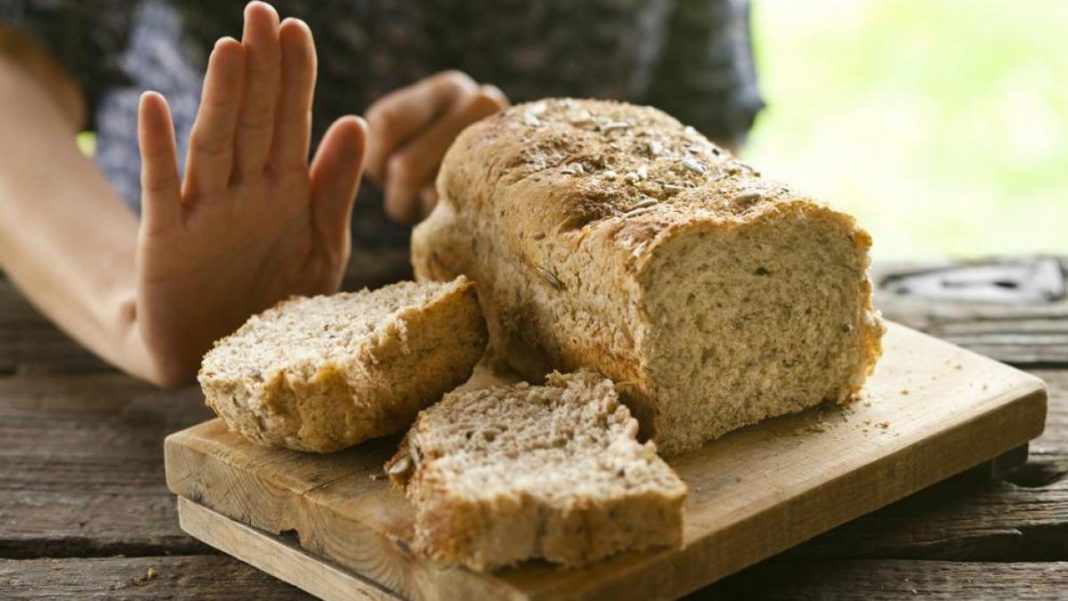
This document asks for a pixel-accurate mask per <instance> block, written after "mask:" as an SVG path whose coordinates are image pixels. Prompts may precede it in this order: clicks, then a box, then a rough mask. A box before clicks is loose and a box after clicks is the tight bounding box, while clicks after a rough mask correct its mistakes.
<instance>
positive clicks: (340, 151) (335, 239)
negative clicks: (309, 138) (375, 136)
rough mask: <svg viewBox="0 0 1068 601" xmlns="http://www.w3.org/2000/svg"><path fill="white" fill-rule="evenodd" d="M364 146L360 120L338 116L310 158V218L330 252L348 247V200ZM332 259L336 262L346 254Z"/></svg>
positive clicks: (355, 183) (356, 180) (364, 129)
mask: <svg viewBox="0 0 1068 601" xmlns="http://www.w3.org/2000/svg"><path fill="white" fill-rule="evenodd" d="M366 145H367V124H366V123H365V122H364V121H363V119H360V118H359V117H353V116H348V117H342V118H340V119H338V120H337V121H335V122H334V124H333V125H331V126H330V129H328V130H327V132H326V134H325V135H324V136H323V141H322V143H320V144H319V149H318V151H317V152H316V155H315V160H314V161H312V165H311V172H310V177H311V185H312V221H313V223H314V226H315V229H316V231H317V232H319V234H320V235H321V237H322V242H323V243H324V248H325V249H326V250H327V251H328V252H330V253H332V254H339V253H341V254H343V253H345V252H347V250H348V245H347V244H346V241H347V240H348V235H349V221H350V217H351V214H352V203H353V200H354V199H355V197H356V188H357V187H358V186H359V184H360V177H361V175H363V166H364V157H365V156H366V153H365V149H366ZM335 258H337V259H338V264H340V263H341V262H343V260H344V259H345V258H347V257H340V258H338V257H335Z"/></svg>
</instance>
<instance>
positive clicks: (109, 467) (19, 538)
mask: <svg viewBox="0 0 1068 601" xmlns="http://www.w3.org/2000/svg"><path fill="white" fill-rule="evenodd" d="M1034 263H1035V262H1033V261H1032V262H1031V263H1025V264H1023V265H1033V264H1034ZM1053 264H1054V265H1056V264H1057V263H1056V262H1054V263H1053ZM938 265H939V264H935V263H929V264H908V265H905V264H900V265H883V266H880V267H879V269H878V270H877V271H876V276H877V278H876V279H877V281H878V283H879V284H880V292H879V299H878V301H877V304H878V305H879V306H880V307H881V308H882V309H883V311H884V313H886V314H887V315H888V316H889V317H891V318H893V319H895V320H897V321H901V322H903V323H906V324H909V325H911V326H913V327H918V328H920V329H923V330H925V331H928V332H931V333H933V334H936V335H939V336H942V337H945V338H947V339H949V340H951V341H954V342H957V343H959V344H962V345H963V346H968V347H970V348H973V349H975V350H977V351H979V352H982V353H985V354H988V355H991V356H994V357H995V358H998V359H1000V360H1002V361H1006V362H1009V363H1013V364H1016V365H1017V366H1020V367H1022V368H1024V369H1026V370H1027V371H1030V372H1032V373H1034V374H1036V375H1038V376H1039V377H1041V378H1043V379H1045V380H1046V382H1047V383H1048V384H1049V387H1050V399H1049V418H1048V421H1047V427H1046V432H1045V434H1044V435H1043V436H1042V437H1041V438H1039V439H1038V440H1036V441H1035V442H1034V443H1032V445H1031V449H1030V450H1031V455H1030V460H1029V461H1028V463H1027V464H1026V465H1023V466H1022V467H1019V468H1016V469H1014V470H1012V471H1010V472H1008V473H1006V474H1003V475H1001V476H999V477H996V478H990V477H989V474H984V473H980V472H977V471H973V472H971V473H969V474H964V475H962V476H958V477H955V478H952V479H950V480H948V481H945V482H943V483H941V484H938V485H936V486H934V487H932V488H929V489H927V490H924V491H922V492H920V493H918V494H916V495H913V496H911V497H909V498H907V499H905V500H903V501H901V502H898V503H896V504H894V505H892V506H890V507H887V508H885V509H883V510H880V511H877V512H875V513H873V514H870V515H868V516H866V517H864V518H861V519H859V520H856V521H854V522H851V523H848V524H846V525H844V526H842V527H840V528H837V529H835V530H833V531H831V532H829V533H827V534H825V535H823V536H820V537H818V538H816V539H813V540H811V541H809V542H808V543H805V544H803V545H801V546H799V547H795V548H794V549H792V550H790V551H787V552H785V553H783V554H781V555H779V556H777V557H775V558H773V559H771V560H768V561H765V562H763V563H761V564H758V565H756V566H754V567H752V568H749V569H747V570H745V571H743V572H740V573H739V574H736V575H734V576H732V577H730V578H728V579H726V580H723V581H721V582H719V583H717V584H715V585H713V586H712V587H709V588H708V589H705V590H703V591H701V592H700V593H698V594H696V595H694V598H705V597H710V596H715V597H716V598H723V599H744V598H769V599H797V598H820V599H822V598H858V599H912V598H915V597H917V596H935V597H937V596H943V597H978V598H1016V599H1056V598H1064V597H1065V594H1066V591H1068V300H1065V299H1063V298H1060V299H1059V300H1057V299H1055V298H1054V299H1053V300H1050V298H1051V297H1055V296H1056V294H1053V295H1048V296H1046V297H1043V296H1042V295H1041V294H1038V296H1037V297H1035V298H1031V297H1034V296H1035V295H1034V294H1031V297H1029V296H1028V294H1030V293H1032V292H1034V290H1033V288H1034V286H1031V285H1030V284H1029V283H1028V282H1023V283H1021V282H1014V281H1011V280H1012V278H1013V277H1017V275H1019V274H1016V275H1014V274H1013V273H1011V272H1010V273H1009V275H1008V276H1005V277H1003V278H1001V279H998V278H997V277H995V278H994V279H993V280H991V282H992V283H990V286H991V289H992V290H1002V291H1005V290H1008V291H1010V292H1012V291H1018V292H1019V293H1020V294H1019V296H1020V297H1021V298H1025V297H1026V298H1030V300H1027V302H1019V303H1017V302H998V303H989V302H974V301H965V302H952V301H949V300H945V299H943V298H941V297H942V296H943V295H942V294H941V293H939V292H938V291H937V290H936V291H934V292H932V291H931V290H930V289H929V285H930V281H929V280H930V278H931V274H929V273H926V270H928V269H929V268H931V267H933V266H938ZM1060 265H1062V266H1068V261H1066V260H1064V259H1061V260H1060ZM1047 268H1048V266H1047V267H1042V266H1039V267H1038V268H1035V269H1032V270H1031V271H1030V272H1027V271H1026V270H1024V271H1025V272H1026V273H1023V272H1021V273H1023V275H1022V276H1020V277H1031V276H1032V275H1033V276H1034V277H1037V278H1039V280H1041V281H1039V282H1038V284H1037V286H1038V288H1040V290H1039V292H1040V293H1041V292H1042V291H1043V290H1045V289H1046V288H1048V287H1049V286H1047V284H1048V282H1046V281H1045V280H1042V278H1044V277H1047V276H1048V274H1047V275H1045V276H1043V275H1042V274H1041V272H1042V270H1043V269H1047ZM1031 272H1034V273H1031ZM947 273H948V274H949V275H947V278H946V279H947V281H949V280H953V279H954V278H955V277H956V276H957V275H959V273H963V274H964V275H963V280H964V281H966V282H965V284H961V283H960V282H951V283H950V285H949V286H948V288H951V289H955V290H958V291H960V289H962V288H963V289H967V290H965V292H967V291H968V290H971V289H973V288H975V287H976V286H979V287H981V286H982V282H980V283H979V284H976V283H975V282H974V281H970V280H969V278H972V276H976V277H978V278H980V279H982V278H983V277H986V275H984V274H983V273H978V274H975V273H973V274H969V273H968V272H967V271H965V272H947ZM902 274H906V275H909V277H906V278H903V277H901V276H902ZM1028 274H1030V275H1028ZM1036 274H1037V275H1036ZM935 275H937V274H935ZM376 277H381V275H380V274H377V275H376ZM910 278H911V279H910ZM1005 278H1008V280H1009V281H1007V280H1006V279H1005ZM973 279H974V278H973ZM969 281H970V282H971V283H968V282H969ZM1053 290H1054V292H1056V290H1055V286H1053ZM950 292H952V290H950ZM980 292H981V290H980ZM1010 296H1011V295H1010ZM1011 300H1012V299H1011V298H1008V299H1007V301H1011ZM208 417H210V413H209V412H208V410H207V409H205V408H204V407H203V405H202V404H201V402H200V398H199V394H198V391H197V390H196V389H195V388H187V389H184V390H179V391H159V390H155V389H153V388H152V387H150V386H147V385H144V384H142V383H139V382H137V381H135V380H133V379H131V378H129V377H126V376H123V375H121V374H119V373H117V372H115V371H114V370H112V369H110V368H109V367H108V366H106V365H104V364H103V363H101V362H100V361H99V360H97V359H95V358H94V357H92V356H91V355H90V354H88V353H86V352H85V351H84V350H82V349H80V348H79V347H78V346H77V345H76V344H74V343H73V342H71V341H70V340H69V339H68V338H67V337H66V336H64V335H63V334H62V333H60V332H59V331H57V330H56V329H55V328H54V327H53V326H51V325H50V324H49V323H48V322H47V321H46V320H45V319H44V318H42V317H41V316H40V315H39V314H38V313H37V312H36V311H35V310H34V309H33V308H32V307H30V306H29V305H28V304H27V303H26V302H25V300H23V299H22V297H21V296H20V295H19V294H18V292H17V291H15V290H14V289H13V287H12V285H11V284H10V282H8V281H7V280H5V279H2V278H0V591H2V594H0V596H2V597H3V598H4V599H124V598H135V599H142V598H143V599H156V598H158V599H206V600H211V599H249V598H255V599H259V600H261V601H268V600H276V599H278V600H282V599H285V600H290V599H307V598H308V596H307V595H306V594H304V593H302V592H301V591H299V590H297V589H295V588H293V587H291V586H289V585H287V584H284V583H282V582H280V581H277V580H275V579H273V578H271V577H270V576H267V575H265V574H263V573H261V572H258V571H257V570H255V569H253V568H251V567H248V566H246V565H245V564H243V563H241V562H239V561H237V560H234V559H232V558H230V557H227V556H224V555H219V554H217V553H216V552H215V551H213V550H212V549H210V548H208V547H206V546H204V545H201V544H200V543H198V542H196V541H194V540H193V539H191V538H189V537H188V536H186V535H185V534H183V533H182V532H181V530H180V529H179V527H178V518H177V514H176V511H175V502H174V497H173V495H171V494H170V492H169V491H168V490H167V488H166V486H165V483H164V478H163V455H162V440H163V437H164V436H165V435H166V434H168V433H170V432H173V431H176V430H178V429H181V428H185V427H187V426H190V425H192V424H195V423H198V422H200V421H203V420H204V419H206V418H208Z"/></svg>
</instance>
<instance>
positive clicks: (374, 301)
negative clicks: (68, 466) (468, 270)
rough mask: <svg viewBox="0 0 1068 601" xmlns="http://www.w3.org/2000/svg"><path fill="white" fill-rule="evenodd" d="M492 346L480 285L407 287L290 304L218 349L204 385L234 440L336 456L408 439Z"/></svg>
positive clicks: (207, 362)
mask: <svg viewBox="0 0 1068 601" xmlns="http://www.w3.org/2000/svg"><path fill="white" fill-rule="evenodd" d="M361 317H366V319H365V321H364V322H360V321H359V319H360V318H361ZM305 330H307V331H305ZM312 330H314V331H312ZM485 344H486V326H485V321H484V320H483V317H482V312H481V309H480V308H479V303H478V297H477V294H476V291H475V286H474V284H473V283H472V282H471V281H470V280H468V279H467V278H463V277H461V278H457V279H456V280H454V281H451V282H448V283H445V284H438V283H423V284H416V283H413V282H402V283H399V284H394V285H391V286H387V287H385V288H382V289H379V290H376V291H373V292H372V291H367V290H363V291H360V292H352V293H340V294H337V295H333V296H330V297H313V298H304V297H295V298H293V299H290V300H287V301H284V302H282V303H280V304H279V305H278V306H276V307H274V308H272V309H269V310H267V311H265V312H264V313H262V314H260V315H258V316H255V317H253V318H252V319H250V320H249V321H248V322H247V323H246V324H245V325H244V326H242V327H241V328H240V329H238V330H237V331H236V332H235V333H234V334H232V335H231V336H228V337H226V338H223V339H221V340H219V341H218V342H216V343H215V346H214V348H213V349H212V350H211V351H209V352H208V353H207V355H205V357H204V361H203V364H202V366H201V369H200V373H199V374H198V379H199V381H200V385H201V387H202V389H203V391H204V397H205V400H206V402H207V404H208V406H209V407H211V408H212V409H213V410H214V411H215V412H216V413H217V414H218V415H219V416H220V417H222V418H223V419H224V420H225V421H226V423H227V425H228V426H229V427H230V429H231V430H235V431H237V432H240V433H241V434H242V435H244V436H245V437H246V438H248V439H249V440H252V441H254V442H257V443H259V444H261V445H264V446H269V447H285V448H289V449H294V450H299V451H314V452H319V453H329V452H333V451H338V450H341V449H344V448H347V447H349V446H352V445H354V444H357V443H359V442H362V441H364V440H367V439H369V438H374V437H378V436H385V435H388V434H393V433H396V432H399V431H402V430H404V428H406V427H407V426H408V425H410V424H411V422H412V420H413V419H414V418H415V416H416V414H417V413H418V411H419V409H420V408H422V407H424V406H426V405H428V404H430V403H433V402H436V401H437V400H439V399H440V398H441V396H442V395H443V394H444V393H446V392H447V391H449V390H452V389H453V388H455V387H456V386H457V385H459V384H461V383H463V382H464V381H465V380H466V379H467V378H468V377H469V376H470V375H471V371H472V369H473V368H474V366H475V364H476V363H477V362H478V360H479V358H480V357H481V355H482V353H483V351H484V349H485Z"/></svg>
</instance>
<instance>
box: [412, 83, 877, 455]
mask: <svg viewBox="0 0 1068 601" xmlns="http://www.w3.org/2000/svg"><path fill="white" fill-rule="evenodd" d="M437 188H438V195H439V198H440V201H439V204H438V207H437V208H436V209H435V210H434V211H433V213H432V214H431V215H430V217H429V219H428V220H427V221H425V222H424V223H422V224H420V225H419V226H418V227H417V228H416V230H415V232H414V234H413V237H412V255H413V258H412V260H413V264H414V266H415V270H416V273H417V275H418V277H419V278H421V279H423V280H448V279H451V278H453V277H456V276H457V275H459V274H466V275H467V276H469V277H471V278H472V279H474V280H475V282H476V283H477V284H478V287H479V291H480V294H481V300H482V306H483V309H484V311H485V313H486V318H487V321H488V325H489V334H490V343H491V346H492V348H493V349H494V353H495V354H496V356H499V357H502V358H503V359H505V360H507V361H508V362H509V363H510V364H511V366H512V367H514V368H515V369H517V370H518V371H519V372H520V373H522V374H523V375H524V376H525V377H526V378H528V379H532V380H533V379H535V378H540V377H542V376H543V374H545V373H547V372H548V371H550V370H552V369H559V370H564V371H571V370H574V369H577V368H580V367H584V366H588V367H594V368H596V369H598V370H599V371H600V372H601V373H603V374H605V375H607V376H609V377H611V378H612V379H613V380H615V381H616V382H617V383H618V384H619V385H620V387H621V388H620V391H621V394H622V395H623V399H624V401H625V402H626V403H627V404H628V405H629V406H630V408H631V411H632V412H633V413H634V414H635V416H636V417H638V419H639V421H640V422H641V424H642V429H643V435H649V436H651V437H652V438H653V440H655V441H656V442H657V445H658V447H659V448H660V449H661V451H662V452H664V453H667V454H671V453H678V452H681V451H685V450H688V449H692V448H694V447H695V446H698V445H700V444H701V443H702V442H703V441H705V440H708V439H711V438H715V437H717V436H720V435H721V434H723V433H725V432H728V431H730V430H733V429H735V428H738V427H740V426H744V425H746V424H751V423H754V422H757V421H760V420H762V419H764V418H767V417H771V416H775V415H781V414H784V413H790V412H794V411H798V410H801V409H804V408H806V407H809V406H812V405H815V404H818V403H820V402H822V401H824V400H830V401H835V402H843V401H845V400H847V399H848V398H850V396H851V395H853V394H854V393H855V392H857V391H858V390H859V389H860V387H861V385H862V384H863V382H864V380H865V378H866V376H867V375H868V374H869V373H870V372H871V370H872V368H873V366H874V364H875V361H876V359H877V357H878V355H879V353H880V337H881V335H882V332H883V326H882V324H881V322H880V320H879V319H878V316H877V314H876V312H875V311H874V310H873V309H872V305H871V283H870V281H869V279H868V276H867V267H868V263H869V259H868V249H869V247H870V245H871V238H870V236H869V235H868V234H867V233H866V232H865V231H864V230H863V229H861V228H859V227H858V226H857V224H856V222H855V221H854V219H853V218H852V217H850V216H848V215H845V214H843V213H840V212H837V211H834V210H832V209H830V208H828V207H827V206H826V205H824V204H821V203H818V202H816V201H814V200H812V199H810V198H808V197H806V196H804V195H801V194H799V193H797V192H795V191H794V190H792V189H791V188H789V187H787V186H784V185H782V184H779V183H776V182H773V181H771V180H768V179H765V178H764V177H762V176H761V175H760V174H759V173H757V172H756V171H755V170H754V169H752V168H751V167H749V166H748V165H746V164H744V163H741V162H739V161H738V160H736V159H734V158H733V157H732V156H730V155H729V154H728V153H727V152H725V151H723V150H722V149H720V148H718V147H716V146H715V145H713V144H712V143H710V142H709V141H708V140H707V139H706V138H705V137H703V136H702V135H701V134H699V133H698V132H696V131H695V130H693V129H692V128H689V127H684V126H683V125H681V124H680V123H679V122H678V121H676V120H674V119H672V118H671V117H669V116H668V115H666V114H664V113H662V112H660V111H658V110H656V109H653V108H646V107H637V106H632V105H627V104H621V103H616V102H605V101H593V100H569V99H557V100H545V101H540V102H535V103H531V104H523V105H518V106H515V107H513V108H511V109H509V110H507V111H504V112H503V113H500V114H497V115H495V116H493V117H490V118H488V119H485V120H483V121H481V122H479V123H477V124H475V125H473V126H471V127H469V128H468V129H467V130H465V131H464V132H463V133H462V134H461V135H460V136H459V137H458V138H457V140H456V141H455V142H454V144H453V145H452V147H451V148H450V149H449V151H448V153H447V154H446V156H445V159H444V162H443V164H442V167H441V171H440V174H439V176H438V180H437Z"/></svg>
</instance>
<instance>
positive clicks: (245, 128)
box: [235, 2, 281, 176]
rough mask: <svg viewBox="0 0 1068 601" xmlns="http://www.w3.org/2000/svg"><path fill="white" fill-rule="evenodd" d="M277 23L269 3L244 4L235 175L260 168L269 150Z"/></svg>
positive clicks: (278, 59) (278, 49)
mask: <svg viewBox="0 0 1068 601" xmlns="http://www.w3.org/2000/svg"><path fill="white" fill-rule="evenodd" d="M278 27H279V24H278V13H277V12H275V10H274V8H272V7H271V6H270V5H269V4H266V3H263V2H252V3H250V4H249V5H248V6H247V7H245V30H244V33H243V35H242V37H241V42H242V44H243V45H244V47H245V78H244V94H243V95H242V102H241V107H240V109H239V111H238V120H237V132H236V136H235V155H236V159H235V163H236V169H237V174H238V175H239V176H244V175H248V174H251V173H253V172H256V171H259V170H262V169H263V167H264V166H265V165H266V163H267V158H268V155H269V153H270V151H271V142H272V139H273V135H274V127H275V109H276V106H275V104H276V102H277V100H278V89H279V85H280V80H281V45H280V43H279V39H278V38H279V36H278Z"/></svg>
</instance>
